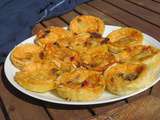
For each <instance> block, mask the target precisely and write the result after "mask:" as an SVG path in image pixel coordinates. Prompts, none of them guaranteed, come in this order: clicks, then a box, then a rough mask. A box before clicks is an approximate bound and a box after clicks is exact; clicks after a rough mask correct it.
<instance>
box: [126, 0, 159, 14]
mask: <svg viewBox="0 0 160 120" xmlns="http://www.w3.org/2000/svg"><path fill="white" fill-rule="evenodd" d="M127 1H128V2H132V3H134V4H136V5H139V6H140V7H143V8H146V9H149V10H151V11H153V12H156V13H159V14H160V4H157V3H156V2H154V1H152V0H127Z"/></svg>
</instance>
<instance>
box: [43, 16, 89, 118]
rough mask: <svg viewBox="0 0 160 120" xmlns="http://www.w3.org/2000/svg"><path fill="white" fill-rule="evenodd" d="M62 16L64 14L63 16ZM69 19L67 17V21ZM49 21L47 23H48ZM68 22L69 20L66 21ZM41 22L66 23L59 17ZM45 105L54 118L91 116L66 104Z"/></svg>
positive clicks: (56, 24) (51, 23) (87, 112)
mask: <svg viewBox="0 0 160 120" xmlns="http://www.w3.org/2000/svg"><path fill="white" fill-rule="evenodd" d="M63 17H64V16H63ZM66 17H68V16H67V14H65V18H66ZM68 20H69V19H67V21H68ZM48 22H49V23H48ZM68 22H69V21H68ZM43 24H44V25H45V26H46V27H48V26H50V25H54V26H62V25H67V23H65V22H64V21H62V20H61V19H59V18H54V19H50V20H48V21H45V22H43ZM46 107H47V110H48V112H49V114H50V116H51V117H52V118H53V119H54V120H65V119H67V120H75V119H77V120H78V119H79V118H85V117H89V116H91V113H90V112H89V111H88V110H87V109H83V110H82V109H81V110H79V109H71V107H69V106H68V108H66V107H62V106H61V107H57V106H54V105H53V107H48V106H46Z"/></svg>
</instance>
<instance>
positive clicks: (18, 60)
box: [11, 44, 42, 69]
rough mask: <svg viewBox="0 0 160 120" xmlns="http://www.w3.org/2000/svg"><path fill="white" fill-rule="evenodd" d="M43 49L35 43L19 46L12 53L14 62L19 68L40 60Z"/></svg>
mask: <svg viewBox="0 0 160 120" xmlns="http://www.w3.org/2000/svg"><path fill="white" fill-rule="evenodd" d="M41 51H42V49H41V48H40V47H39V46H37V45H35V44H23V45H20V46H17V47H16V48H15V49H14V50H13V52H12V53H11V61H12V63H13V64H14V65H15V66H16V67H17V68H19V69H22V68H23V66H25V65H27V64H30V63H33V62H39V61H40V58H39V53H40V52H41Z"/></svg>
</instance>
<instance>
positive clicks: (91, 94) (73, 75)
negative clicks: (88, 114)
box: [56, 69, 105, 101]
mask: <svg viewBox="0 0 160 120" xmlns="http://www.w3.org/2000/svg"><path fill="white" fill-rule="evenodd" d="M57 81H59V82H60V84H59V86H58V87H57V89H56V90H57V94H58V95H59V96H60V97H62V98H64V99H67V100H72V101H91V100H95V99H97V98H99V97H100V96H101V94H102V93H103V91H104V88H105V84H104V80H103V78H102V76H101V75H100V73H98V72H95V71H90V70H85V69H78V70H76V71H73V72H70V73H64V74H63V75H62V76H60V77H59V78H58V80H57Z"/></svg>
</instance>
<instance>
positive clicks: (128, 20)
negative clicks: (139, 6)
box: [88, 0, 160, 39]
mask: <svg viewBox="0 0 160 120" xmlns="http://www.w3.org/2000/svg"><path fill="white" fill-rule="evenodd" d="M88 4H89V5H91V6H93V7H94V8H96V9H98V10H100V11H101V12H103V13H105V14H107V15H109V16H112V17H113V18H115V19H117V20H119V21H120V22H122V23H124V24H126V25H127V26H132V27H135V28H137V29H139V30H141V31H143V32H145V33H147V34H149V35H151V36H153V37H155V38H157V39H160V36H159V31H160V28H159V27H157V26H154V25H153V24H150V23H148V22H146V21H144V20H142V19H140V18H138V17H136V16H134V15H131V14H129V13H128V12H125V11H123V10H121V9H119V8H117V7H115V6H112V5H111V4H108V3H106V2H103V1H100V0H94V1H91V2H89V3H88Z"/></svg>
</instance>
